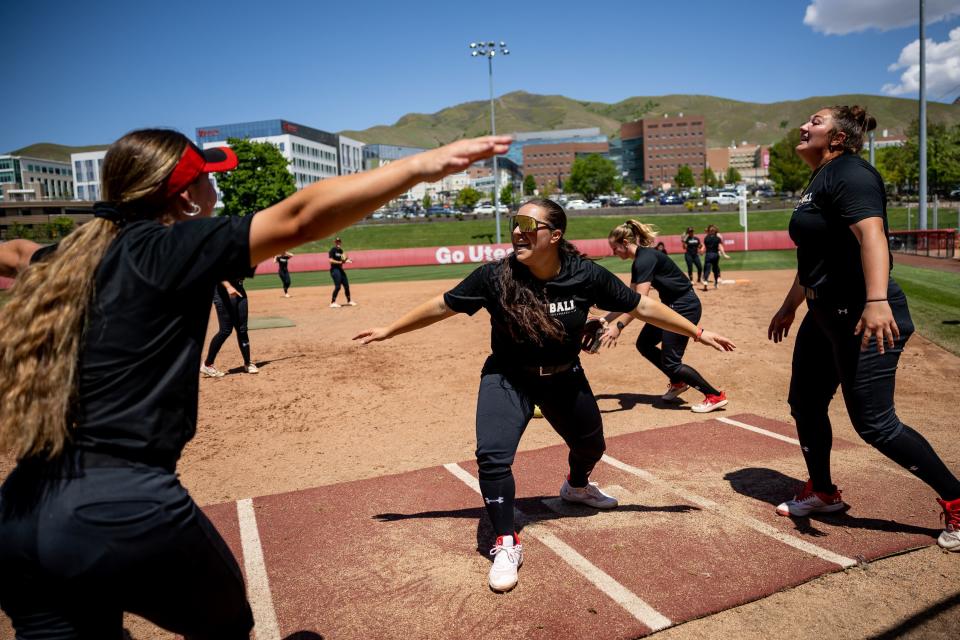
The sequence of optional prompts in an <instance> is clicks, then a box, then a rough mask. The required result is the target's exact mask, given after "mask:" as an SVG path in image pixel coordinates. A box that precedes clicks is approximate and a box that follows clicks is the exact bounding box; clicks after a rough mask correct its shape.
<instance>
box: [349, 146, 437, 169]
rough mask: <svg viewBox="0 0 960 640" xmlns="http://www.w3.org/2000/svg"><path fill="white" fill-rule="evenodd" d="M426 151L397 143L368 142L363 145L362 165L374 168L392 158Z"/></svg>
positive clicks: (391, 160)
mask: <svg viewBox="0 0 960 640" xmlns="http://www.w3.org/2000/svg"><path fill="white" fill-rule="evenodd" d="M421 151H426V149H422V148H420V147H405V146H402V145H397V144H368V145H364V147H363V167H364V168H365V169H376V168H377V167H380V166H383V165H385V164H390V163H391V162H393V161H394V160H399V159H400V158H406V157H407V156H412V155H414V154H417V153H420V152H421Z"/></svg>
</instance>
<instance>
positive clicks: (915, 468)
mask: <svg viewBox="0 0 960 640" xmlns="http://www.w3.org/2000/svg"><path fill="white" fill-rule="evenodd" d="M918 469H920V467H918V466H917V465H913V466H912V467H910V471H917V470H918Z"/></svg>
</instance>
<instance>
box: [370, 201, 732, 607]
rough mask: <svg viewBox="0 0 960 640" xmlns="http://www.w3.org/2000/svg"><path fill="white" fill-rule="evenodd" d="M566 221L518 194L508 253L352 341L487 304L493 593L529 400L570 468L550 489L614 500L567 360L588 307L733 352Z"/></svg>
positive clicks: (599, 437)
mask: <svg viewBox="0 0 960 640" xmlns="http://www.w3.org/2000/svg"><path fill="white" fill-rule="evenodd" d="M566 225H567V218H566V214H565V213H564V211H563V209H562V208H561V207H560V205H558V204H557V203H555V202H553V201H552V200H546V199H534V200H530V201H528V202H527V203H525V204H524V205H523V206H522V207H520V210H519V213H518V215H516V216H514V218H513V222H512V226H513V233H512V235H511V239H512V241H513V247H514V250H515V252H514V254H513V255H511V256H509V257H507V258H504V259H502V260H498V261H496V262H491V263H487V264H485V265H483V266H481V267H480V268H478V269H477V270H475V271H474V272H473V273H471V274H470V275H469V276H467V278H466V279H465V280H463V282H461V283H460V284H458V285H457V286H456V287H454V288H453V289H452V290H450V291H448V292H447V293H445V294H444V295H440V296H437V297H435V298H432V299H431V300H429V301H427V302H425V303H423V304H422V305H420V306H418V307H416V308H415V309H413V310H412V311H410V312H409V313H407V314H406V315H404V316H402V317H401V318H399V319H398V320H396V321H394V322H393V323H392V324H390V325H389V326H387V327H377V328H374V329H367V330H365V331H362V332H361V333H359V334H358V335H357V336H356V337H355V338H354V339H356V340H361V341H362V342H363V343H365V344H366V343H369V342H373V341H375V340H385V339H387V338H391V337H393V336H395V335H398V334H401V333H406V332H408V331H413V330H415V329H421V328H423V327H426V326H429V325H431V324H433V323H435V322H438V321H440V320H443V319H445V318H449V317H451V316H453V315H456V314H457V313H467V314H470V315H473V314H474V313H476V312H477V311H479V310H480V309H481V308H486V309H487V310H488V311H489V313H490V324H491V327H492V332H491V343H492V349H493V354H492V355H491V356H490V357H489V358H487V361H486V363H485V364H484V366H483V371H482V372H481V378H480V391H479V397H478V399H477V425H476V428H477V463H478V466H479V476H480V491H481V493H482V494H483V499H484V502H485V504H486V508H487V513H488V514H489V516H490V521H491V522H492V524H493V529H494V534H495V535H496V536H497V540H496V543H495V544H494V546H493V549H492V550H491V552H490V553H491V555H493V556H494V562H493V566H492V567H491V569H490V575H489V584H490V588H491V589H493V590H495V591H507V590H509V589H512V588H513V587H514V586H515V585H516V583H517V569H518V568H519V567H520V564H521V563H522V562H523V548H522V546H521V545H520V543H519V540H518V538H517V535H516V532H515V529H514V521H513V503H514V494H515V483H514V478H513V473H512V471H511V465H512V464H513V459H514V456H515V454H516V451H517V446H518V445H519V443H520V437H521V436H522V435H523V431H524V429H525V428H526V426H527V423H528V422H529V421H530V418H531V416H532V415H533V408H534V405H535V404H536V405H538V406H539V407H540V409H541V411H542V412H543V416H544V417H545V418H546V419H547V421H548V422H550V424H551V425H552V426H553V428H554V429H555V430H556V431H557V433H559V434H560V436H561V437H562V438H563V439H564V441H565V442H566V443H567V445H568V446H569V447H570V454H569V464H570V473H569V475H568V476H567V479H566V480H565V481H564V482H563V484H562V486H561V488H560V497H561V498H563V499H564V500H568V501H573V502H582V503H584V504H587V505H590V506H592V507H595V508H600V509H609V508H613V507H615V506H617V499H616V498H614V497H613V496H609V495H607V494H606V493H604V492H603V491H601V490H600V487H599V486H598V485H597V484H596V483H591V482H589V480H588V478H589V475H590V472H591V471H592V470H593V467H594V465H595V464H596V463H597V462H598V461H599V460H600V457H601V456H602V455H603V451H604V448H605V445H604V439H603V424H602V421H601V418H600V411H599V409H598V407H597V401H596V399H595V398H594V395H593V392H592V391H591V390H590V385H589V383H588V382H587V379H586V377H585V376H584V373H583V369H582V368H581V366H580V360H579V357H578V356H579V352H580V349H581V336H582V333H583V328H584V324H585V323H586V322H587V318H588V312H589V310H590V308H591V307H592V306H597V307H600V308H603V309H612V310H616V311H618V312H621V313H631V314H632V315H633V316H634V317H636V318H640V319H641V320H645V321H647V322H652V323H655V324H657V325H658V326H661V327H664V328H666V329H668V330H670V331H674V332H677V333H681V334H683V335H686V336H689V337H692V338H695V339H697V338H698V339H700V340H701V341H702V342H704V343H705V344H708V345H710V346H712V347H714V348H715V349H718V350H724V349H726V350H730V349H733V348H734V346H733V344H732V343H731V342H730V341H729V340H727V339H726V338H723V337H722V336H718V335H716V334H713V333H711V332H708V331H703V330H702V329H698V328H697V327H696V326H695V325H694V324H693V323H691V322H690V321H688V320H686V319H684V318H682V317H681V316H679V315H678V314H677V313H675V312H674V311H672V310H670V309H669V308H668V307H666V306H665V305H662V304H660V303H659V302H656V301H654V300H652V299H650V298H648V297H646V296H643V297H641V296H640V295H638V294H637V293H635V292H633V291H630V289H628V288H627V287H626V286H625V285H624V284H623V282H621V281H620V279H619V278H617V277H616V276H614V275H613V274H611V273H610V272H609V271H607V270H606V269H604V268H602V267H600V266H598V265H597V264H595V263H594V262H592V261H590V260H587V259H586V258H585V257H584V256H582V255H581V254H580V253H579V252H578V251H577V250H576V249H575V248H574V247H573V245H571V244H570V243H569V242H567V241H566V240H565V239H564V237H563V234H564V232H565V230H566Z"/></svg>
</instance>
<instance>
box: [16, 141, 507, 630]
mask: <svg viewBox="0 0 960 640" xmlns="http://www.w3.org/2000/svg"><path fill="white" fill-rule="evenodd" d="M508 149H509V138H507V137H499V138H497V137H491V138H482V139H478V140H463V141H460V142H456V143H454V144H452V145H448V146H446V147H441V148H440V149H435V150H432V151H427V152H425V153H421V154H419V155H416V156H410V157H408V158H404V159H402V160H397V161H395V162H392V163H390V164H389V165H387V166H385V167H381V168H378V169H374V170H373V171H368V172H364V173H360V174H355V175H351V176H343V177H337V178H331V179H329V180H323V181H321V182H318V183H316V184H314V185H311V186H309V187H307V188H305V189H302V190H300V191H298V192H296V193H295V194H293V195H292V196H290V197H289V198H287V199H286V200H284V201H282V202H280V203H277V204H275V205H273V206H272V207H270V208H268V209H266V210H264V211H262V212H260V213H257V214H256V215H251V216H246V217H233V216H222V217H215V218H214V217H211V213H212V211H213V207H214V204H215V203H216V200H217V196H216V192H215V191H214V188H213V185H212V184H211V182H210V180H209V177H208V172H210V171H214V170H229V169H230V168H232V167H234V166H236V156H235V154H234V153H233V152H232V151H230V150H229V149H207V150H201V149H199V148H198V147H197V146H195V145H194V144H193V143H191V142H190V141H189V140H188V139H187V138H186V137H185V136H183V135H182V134H180V133H177V132H175V131H171V130H144V131H135V132H132V133H130V134H127V135H125V136H124V137H123V138H121V139H120V140H118V141H117V142H115V143H114V144H113V145H111V147H110V149H109V150H108V151H107V154H106V157H105V158H104V162H103V171H102V175H103V180H102V183H103V184H102V186H103V195H104V197H105V198H107V199H108V200H109V202H108V203H97V204H96V205H95V207H94V211H95V216H96V217H95V218H94V219H93V220H91V221H90V222H88V223H86V224H84V225H82V226H81V227H79V228H78V229H77V230H76V231H74V232H73V233H71V234H70V235H69V236H67V237H66V238H65V239H64V240H63V241H62V242H60V243H59V245H58V246H54V247H52V248H51V249H50V250H48V249H47V248H44V249H40V250H39V251H37V252H36V253H35V254H34V257H35V258H37V257H40V256H41V255H42V256H43V257H42V258H41V259H39V260H37V261H35V262H34V263H33V264H32V265H31V266H29V267H28V268H27V269H25V270H24V271H22V272H21V273H20V274H19V276H18V278H17V281H16V283H15V284H14V286H13V289H12V291H11V294H10V297H9V299H8V300H7V301H6V304H5V305H4V308H3V313H0V353H2V354H3V357H0V398H2V401H0V448H2V449H3V451H4V453H5V454H7V453H9V454H10V455H11V457H15V458H16V459H17V464H16V467H15V468H14V470H13V471H12V472H11V473H10V475H9V476H8V477H7V478H6V479H5V481H4V483H3V486H2V487H0V567H2V569H0V607H2V609H3V611H4V612H5V613H6V614H7V615H8V616H9V618H10V620H11V621H12V623H13V628H14V630H15V633H16V636H17V638H22V639H24V640H34V639H37V638H52V637H57V638H84V639H86V638H91V639H92V638H97V639H99V638H119V637H121V635H122V623H123V622H122V613H123V612H124V611H130V612H133V613H135V614H137V615H139V616H141V617H144V618H146V619H148V620H150V621H151V622H153V623H155V624H157V625H158V626H160V627H163V628H164V629H167V630H169V631H171V632H173V633H176V634H179V635H183V636H186V637H188V638H223V639H234V638H248V637H249V634H250V630H251V628H252V626H253V617H252V615H251V611H250V607H249V606H248V605H247V602H246V594H245V589H244V583H243V577H242V574H241V571H240V568H239V566H238V565H237V563H236V561H235V560H234V558H233V555H232V554H231V552H230V550H229V548H228V547H227V545H226V544H225V543H224V541H223V539H222V538H221V537H220V535H219V534H218V533H217V531H216V529H215V528H214V527H213V525H212V524H211V523H210V521H209V520H208V519H207V518H206V517H205V516H204V514H203V512H201V511H200V509H199V508H198V507H197V506H196V504H195V503H194V502H193V500H192V499H191V497H190V495H189V494H188V493H187V491H186V490H185V489H184V488H183V486H182V485H181V484H180V482H179V480H178V478H177V474H176V466H177V460H178V459H179V457H180V454H181V452H182V451H183V448H184V446H185V445H186V444H187V442H188V441H189V440H190V439H191V438H192V437H193V435H194V433H195V430H196V422H197V396H198V386H199V376H198V374H197V371H196V363H197V362H198V361H199V360H200V357H201V349H202V347H203V339H204V334H205V332H206V327H207V322H208V320H209V315H210V302H211V299H212V297H213V290H214V286H215V285H216V284H217V283H218V282H221V281H223V280H225V279H230V278H237V277H243V276H246V275H249V274H251V273H252V272H253V267H254V266H255V265H257V264H258V263H259V262H261V261H263V260H267V259H269V258H271V257H272V256H274V255H277V254H278V253H280V252H281V251H285V250H286V249H289V248H291V247H294V246H296V245H299V244H302V243H305V242H308V241H312V240H317V239H320V238H324V237H329V236H330V235H331V234H333V233H335V232H336V231H337V230H339V229H342V228H344V227H346V226H348V225H350V224H352V223H353V222H355V221H357V220H359V219H361V218H362V217H363V216H365V215H366V214H368V213H370V212H371V211H373V210H375V209H377V208H378V207H380V206H382V205H383V204H384V203H386V202H388V201H389V200H390V199H392V198H395V197H396V196H397V195H399V194H401V193H404V192H405V191H407V190H408V189H410V188H411V187H412V186H413V185H415V184H416V183H417V182H419V181H427V182H432V181H435V180H439V179H440V178H442V177H443V176H445V175H447V174H450V173H455V172H458V171H462V170H464V169H466V168H467V167H468V166H470V165H471V164H472V163H473V162H475V161H477V160H480V159H483V158H487V157H490V156H492V155H494V154H503V153H506V152H507V150H508ZM5 261H6V260H5Z"/></svg>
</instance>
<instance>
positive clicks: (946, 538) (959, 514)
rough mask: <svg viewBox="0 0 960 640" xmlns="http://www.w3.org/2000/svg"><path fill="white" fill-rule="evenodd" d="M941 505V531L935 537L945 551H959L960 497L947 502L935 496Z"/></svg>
mask: <svg viewBox="0 0 960 640" xmlns="http://www.w3.org/2000/svg"><path fill="white" fill-rule="evenodd" d="M937 502H939V503H940V506H941V507H943V513H942V514H941V515H940V517H941V518H943V533H941V534H940V537H939V538H937V544H939V545H940V546H941V547H942V548H944V549H946V550H947V551H960V498H957V499H956V500H951V501H950V502H947V501H946V500H941V499H940V498H937Z"/></svg>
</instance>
